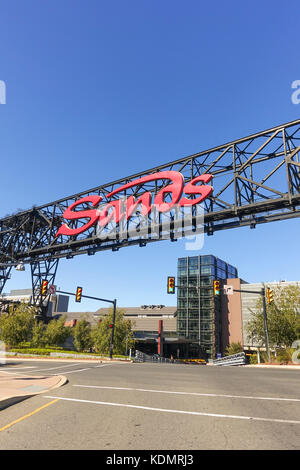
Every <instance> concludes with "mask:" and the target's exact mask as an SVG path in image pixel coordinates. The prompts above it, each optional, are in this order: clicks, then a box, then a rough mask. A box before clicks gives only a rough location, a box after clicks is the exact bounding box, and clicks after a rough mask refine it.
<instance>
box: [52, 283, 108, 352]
mask: <svg viewBox="0 0 300 470" xmlns="http://www.w3.org/2000/svg"><path fill="white" fill-rule="evenodd" d="M56 292H58V293H59V294H67V295H74V296H76V294H74V292H66V291H63V290H56ZM81 297H84V298H85V299H92V300H99V301H100V302H108V303H110V304H112V305H113V321H112V329H111V337H110V346H109V357H110V359H112V357H113V350H114V335H115V322H116V310H117V299H114V300H109V299H102V298H101V297H92V296H91V295H83V294H81Z"/></svg>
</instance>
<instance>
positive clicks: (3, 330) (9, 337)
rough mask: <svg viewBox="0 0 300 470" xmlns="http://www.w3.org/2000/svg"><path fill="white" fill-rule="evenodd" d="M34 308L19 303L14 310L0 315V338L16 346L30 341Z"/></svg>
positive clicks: (9, 344)
mask: <svg viewBox="0 0 300 470" xmlns="http://www.w3.org/2000/svg"><path fill="white" fill-rule="evenodd" d="M35 314H36V308H35V307H32V306H30V305H27V304H20V305H19V306H18V307H17V308H16V309H15V310H14V311H13V310H12V308H11V309H10V313H7V314H2V315H1V316H0V338H1V340H2V341H4V343H6V344H7V345H8V346H10V347H12V346H17V345H19V344H21V343H24V342H26V341H30V340H31V337H32V330H33V326H34V322H35V320H34V315H35Z"/></svg>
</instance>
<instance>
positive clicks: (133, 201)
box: [56, 171, 213, 237]
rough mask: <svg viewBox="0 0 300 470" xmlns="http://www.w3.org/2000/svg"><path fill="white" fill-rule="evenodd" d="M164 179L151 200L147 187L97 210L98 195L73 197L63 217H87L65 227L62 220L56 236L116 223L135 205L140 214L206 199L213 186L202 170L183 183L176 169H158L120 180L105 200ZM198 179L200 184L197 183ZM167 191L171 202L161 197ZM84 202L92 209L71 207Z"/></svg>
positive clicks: (100, 198) (162, 211) (99, 198)
mask: <svg viewBox="0 0 300 470" xmlns="http://www.w3.org/2000/svg"><path fill="white" fill-rule="evenodd" d="M164 179H166V180H169V181H171V182H170V183H169V184H168V185H167V186H165V187H164V188H162V189H161V190H160V191H159V192H158V193H157V194H156V195H155V197H154V202H153V203H152V197H153V195H152V193H151V191H146V192H145V193H143V194H142V195H141V196H139V197H137V198H135V197H134V196H129V197H126V198H125V199H124V198H122V199H114V200H111V201H109V202H108V203H107V204H106V205H105V206H104V208H101V210H100V209H98V208H97V207H98V205H99V204H100V202H101V201H102V199H103V198H102V197H101V196H86V197H83V198H81V199H78V201H75V202H74V203H73V204H71V205H70V206H69V207H68V208H67V209H66V210H65V211H64V213H63V217H64V218H65V219H67V220H78V219H89V221H88V222H87V223H86V224H84V225H83V226H81V227H78V228H73V229H72V228H69V227H68V226H67V225H66V224H63V225H62V226H61V227H60V228H59V230H58V231H57V233H56V237H58V236H59V235H67V236H72V235H79V234H81V233H83V232H85V231H86V230H88V229H89V228H91V227H92V226H93V225H95V224H97V223H98V224H99V225H100V226H101V227H105V226H106V225H107V224H108V223H109V222H110V221H111V220H114V222H115V223H116V224H118V223H119V222H120V221H121V220H122V219H124V218H125V219H126V220H129V219H130V217H131V216H132V214H133V213H134V211H135V210H136V208H137V206H138V205H141V214H142V215H143V216H147V215H148V214H150V212H151V210H152V209H153V208H154V207H155V208H156V209H157V210H158V212H161V213H165V212H168V211H170V210H171V209H172V208H173V207H175V205H177V206H179V207H191V206H194V205H196V204H199V203H201V202H202V201H204V199H206V198H207V197H208V196H209V195H210V194H211V193H212V190H213V188H212V186H210V185H208V184H207V183H209V182H210V181H211V179H212V175H209V174H203V175H200V176H197V177H196V178H194V179H192V180H191V181H189V182H188V183H187V184H186V185H184V178H183V175H182V174H181V173H180V172H178V171H161V172H158V173H154V174H152V175H147V176H143V177H142V178H139V179H136V180H134V181H131V182H130V183H127V184H124V185H123V186H120V187H119V188H117V189H115V190H114V191H112V192H111V193H109V194H108V195H107V196H106V198H107V199H108V200H109V199H110V198H111V197H112V196H115V195H116V194H118V193H122V192H123V191H125V190H127V189H129V188H132V187H134V186H139V185H141V184H145V183H149V182H150V181H157V180H164ZM198 183H202V184H200V185H198ZM203 183H204V184H203ZM183 193H184V194H185V196H191V195H192V196H195V195H198V197H194V198H193V199H189V198H188V197H182V195H183ZM167 194H171V195H172V200H171V202H166V201H165V197H166V195H167ZM87 202H89V203H91V205H92V207H93V208H94V209H87V210H80V211H79V210H77V211H76V210H75V209H76V207H77V206H79V205H80V204H83V203H87ZM111 209H112V210H111Z"/></svg>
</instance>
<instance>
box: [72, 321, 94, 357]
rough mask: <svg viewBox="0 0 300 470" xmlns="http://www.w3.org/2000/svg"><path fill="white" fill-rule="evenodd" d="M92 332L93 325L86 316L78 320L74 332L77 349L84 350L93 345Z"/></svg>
mask: <svg viewBox="0 0 300 470" xmlns="http://www.w3.org/2000/svg"><path fill="white" fill-rule="evenodd" d="M91 332H92V328H91V325H90V323H89V322H88V320H87V319H86V318H83V319H82V320H79V321H77V323H76V325H75V328H74V330H73V333H72V334H73V338H74V346H75V348H76V349H77V351H84V350H86V349H89V348H90V347H91V346H92V336H91Z"/></svg>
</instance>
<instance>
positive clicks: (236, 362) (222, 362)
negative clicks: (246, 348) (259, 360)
mask: <svg viewBox="0 0 300 470" xmlns="http://www.w3.org/2000/svg"><path fill="white" fill-rule="evenodd" d="M244 364H246V354H245V353H244V352H240V353H237V354H232V355H231V356H225V357H221V358H220V359H214V361H213V365H214V366H241V365H244Z"/></svg>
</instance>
